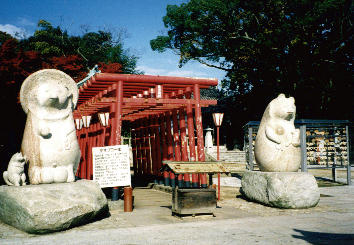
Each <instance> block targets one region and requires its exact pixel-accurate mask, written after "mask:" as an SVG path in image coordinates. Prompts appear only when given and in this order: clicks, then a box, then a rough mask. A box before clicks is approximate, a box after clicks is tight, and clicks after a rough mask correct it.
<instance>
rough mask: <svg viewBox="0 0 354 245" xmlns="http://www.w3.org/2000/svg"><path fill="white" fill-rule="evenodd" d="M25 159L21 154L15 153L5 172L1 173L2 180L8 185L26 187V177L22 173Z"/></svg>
mask: <svg viewBox="0 0 354 245" xmlns="http://www.w3.org/2000/svg"><path fill="white" fill-rule="evenodd" d="M25 163H26V159H25V158H24V157H23V156H22V154H21V153H15V154H14V155H13V156H12V157H11V159H10V162H9V165H8V166H7V171H4V172H3V178H4V180H5V183H6V184H8V185H15V186H20V185H26V175H25V173H24V165H25Z"/></svg>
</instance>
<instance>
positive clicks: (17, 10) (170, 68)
mask: <svg viewBox="0 0 354 245" xmlns="http://www.w3.org/2000/svg"><path fill="white" fill-rule="evenodd" d="M183 2H187V0H115V1H114V0H101V1H94V0H86V1H83V0H56V1H55V0H31V1H29V0H2V1H1V8H0V30H2V31H6V32H8V33H10V34H13V33H15V32H17V33H19V34H20V36H21V35H27V36H28V35H32V34H33V32H34V30H35V29H36V25H37V23H38V21H39V20H40V19H44V20H47V21H49V22H50V23H52V25H53V26H58V25H59V26H61V27H62V28H63V29H66V30H67V31H68V32H69V34H73V35H78V34H82V33H83V31H82V26H86V27H87V28H88V30H89V31H97V30H99V29H105V30H110V31H113V32H116V33H119V31H121V30H125V31H126V37H125V39H124V45H125V48H127V49H129V50H130V53H131V54H134V55H137V56H138V57H139V61H138V67H137V68H138V69H139V70H142V71H144V72H145V74H151V75H166V76H187V77H209V78H218V79H219V80H221V79H222V78H223V77H224V75H225V73H224V72H223V71H221V70H218V69H214V68H210V67H207V66H204V65H201V64H200V63H198V62H189V63H187V64H186V65H184V66H183V68H178V59H179V57H178V56H176V55H175V54H174V53H173V52H172V51H166V52H164V53H158V52H154V51H152V50H151V48H150V40H151V39H154V38H155V37H156V36H157V35H161V34H163V33H166V31H167V29H166V28H165V27H164V25H163V22H162V17H163V16H164V15H165V14H166V6H167V5H168V4H177V5H179V4H181V3H183Z"/></svg>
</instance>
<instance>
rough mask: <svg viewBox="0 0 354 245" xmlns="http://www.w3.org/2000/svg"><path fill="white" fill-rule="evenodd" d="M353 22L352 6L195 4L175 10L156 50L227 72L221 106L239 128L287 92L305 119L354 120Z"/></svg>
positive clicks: (231, 0)
mask: <svg viewBox="0 0 354 245" xmlns="http://www.w3.org/2000/svg"><path fill="white" fill-rule="evenodd" d="M352 19H353V3H352V1H350V0H302V1H298V0H283V1H281V0H266V1H260V0H249V1H241V0H191V1H189V2H188V3H183V4H181V5H179V6H176V5H168V6H167V13H166V16H164V17H163V22H164V24H165V27H166V28H167V30H168V31H167V35H163V36H158V37H156V38H155V39H153V40H151V41H150V45H151V48H152V49H153V50H156V51H159V52H163V51H165V50H166V49H171V50H174V51H175V53H176V54H178V55H179V56H180V61H179V64H180V66H182V65H184V64H185V63H186V62H188V61H190V60H196V61H199V62H200V63H202V64H206V65H208V66H211V67H216V68H219V69H222V70H225V71H227V75H226V79H225V80H223V81H222V89H223V94H224V95H225V96H224V98H222V99H221V101H222V102H223V103H224V105H223V106H224V107H225V108H226V110H228V114H229V116H230V117H231V118H230V120H231V121H232V122H233V123H238V124H239V125H238V126H241V125H242V124H244V123H245V122H246V121H248V120H260V118H261V116H262V113H263V110H264V109H265V108H263V106H262V105H264V104H266V103H268V102H269V101H270V100H271V99H272V98H274V97H275V96H276V95H277V94H278V93H280V92H282V93H285V94H288V95H292V96H294V97H295V99H296V104H297V108H298V109H297V111H298V114H299V115H298V117H302V118H326V119H353V113H352V110H348V108H353V107H354V104H353V103H354V102H353V100H352V99H350V98H352V95H353V94H354V91H353V83H352V63H353V60H352V57H353V55H352V50H353V26H352V22H351V21H352ZM236 115H237V119H236V118H232V117H236ZM237 120H238V122H237Z"/></svg>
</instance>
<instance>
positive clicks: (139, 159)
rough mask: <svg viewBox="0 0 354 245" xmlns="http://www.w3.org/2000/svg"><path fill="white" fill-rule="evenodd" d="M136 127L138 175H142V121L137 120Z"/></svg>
mask: <svg viewBox="0 0 354 245" xmlns="http://www.w3.org/2000/svg"><path fill="white" fill-rule="evenodd" d="M135 123H136V128H135V135H136V138H135V142H136V154H137V156H136V161H137V164H136V165H137V171H136V174H137V176H138V177H140V176H141V175H142V152H141V145H142V133H141V121H140V120H136V121H135Z"/></svg>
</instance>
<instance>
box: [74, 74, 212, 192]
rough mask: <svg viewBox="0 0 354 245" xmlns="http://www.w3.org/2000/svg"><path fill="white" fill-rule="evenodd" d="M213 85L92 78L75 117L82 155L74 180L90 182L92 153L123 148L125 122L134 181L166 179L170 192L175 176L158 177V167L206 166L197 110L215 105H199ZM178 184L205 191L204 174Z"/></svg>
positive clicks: (112, 76) (136, 77)
mask: <svg viewBox="0 0 354 245" xmlns="http://www.w3.org/2000/svg"><path fill="white" fill-rule="evenodd" d="M217 83H218V81H217V80H216V79H205V78H185V77H168V76H152V75H130V74H129V75H128V74H113V73H98V74H96V75H94V76H93V77H91V78H90V79H89V80H88V81H87V82H86V83H85V84H83V85H82V86H81V87H80V88H79V100H78V105H77V109H76V110H75V111H74V118H75V120H76V125H77V136H78V139H79V145H80V149H81V155H82V157H81V162H80V165H79V169H78V171H77V173H76V175H77V176H78V177H79V178H84V179H92V176H93V165H92V147H99V146H108V145H119V144H121V132H122V121H127V125H128V126H129V127H130V129H131V145H132V152H133V168H134V178H135V179H136V180H139V179H146V178H148V179H153V180H155V181H156V180H160V181H161V180H162V179H164V184H165V185H171V186H173V187H174V186H175V184H176V176H175V175H174V173H172V172H167V171H164V172H163V173H161V172H160V168H161V167H162V161H164V160H169V161H205V154H204V140H203V125H202V113H201V108H202V107H207V106H209V105H215V104H217V101H216V100H204V99H201V96H200V90H201V89H206V88H209V87H210V86H216V85H217ZM186 119H187V120H186ZM80 122H83V127H82V125H81V123H80ZM195 138H196V143H197V147H195V140H192V139H195ZM196 148H197V150H196ZM177 180H178V185H180V186H181V185H183V186H185V187H189V186H191V185H192V186H193V187H199V186H201V187H207V175H206V174H199V175H197V174H192V175H189V174H184V175H178V176H177Z"/></svg>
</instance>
